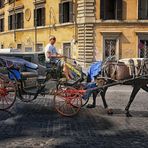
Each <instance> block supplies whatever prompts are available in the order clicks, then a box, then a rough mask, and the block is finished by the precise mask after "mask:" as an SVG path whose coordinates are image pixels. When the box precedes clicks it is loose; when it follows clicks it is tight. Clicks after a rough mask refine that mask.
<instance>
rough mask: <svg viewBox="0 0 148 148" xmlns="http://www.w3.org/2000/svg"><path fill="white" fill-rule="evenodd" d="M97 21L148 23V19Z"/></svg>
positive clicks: (100, 21)
mask: <svg viewBox="0 0 148 148" xmlns="http://www.w3.org/2000/svg"><path fill="white" fill-rule="evenodd" d="M96 23H105V24H107V23H148V20H96Z"/></svg>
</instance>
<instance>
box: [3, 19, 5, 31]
mask: <svg viewBox="0 0 148 148" xmlns="http://www.w3.org/2000/svg"><path fill="white" fill-rule="evenodd" d="M4 28H5V19H3V31H4Z"/></svg>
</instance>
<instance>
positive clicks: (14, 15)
mask: <svg viewBox="0 0 148 148" xmlns="http://www.w3.org/2000/svg"><path fill="white" fill-rule="evenodd" d="M15 3H16V0H14V3H13V12H14V42H16V13H15Z"/></svg>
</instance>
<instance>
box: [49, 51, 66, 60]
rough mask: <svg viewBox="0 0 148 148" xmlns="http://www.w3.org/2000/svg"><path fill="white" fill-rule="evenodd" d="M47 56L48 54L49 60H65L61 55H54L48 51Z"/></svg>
mask: <svg viewBox="0 0 148 148" xmlns="http://www.w3.org/2000/svg"><path fill="white" fill-rule="evenodd" d="M47 54H48V58H64V56H63V55H60V54H58V53H56V54H52V53H51V52H50V51H48V52H47Z"/></svg>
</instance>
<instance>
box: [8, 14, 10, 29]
mask: <svg viewBox="0 0 148 148" xmlns="http://www.w3.org/2000/svg"><path fill="white" fill-rule="evenodd" d="M8 30H10V16H8Z"/></svg>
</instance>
